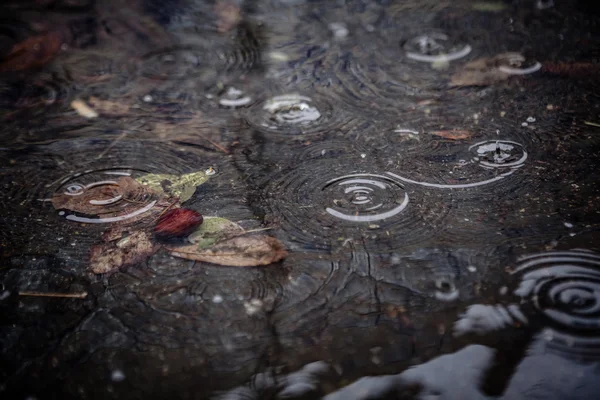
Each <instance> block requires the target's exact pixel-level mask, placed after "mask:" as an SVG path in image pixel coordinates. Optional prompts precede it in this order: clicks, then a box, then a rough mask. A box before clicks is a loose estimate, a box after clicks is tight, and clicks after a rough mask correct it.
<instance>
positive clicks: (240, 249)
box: [167, 235, 287, 267]
mask: <svg viewBox="0 0 600 400" xmlns="http://www.w3.org/2000/svg"><path fill="white" fill-rule="evenodd" d="M167 249H168V250H169V253H170V254H171V255H172V256H175V257H181V258H185V259H188V260H194V261H203V262H209V263H213V264H218V265H227V266H232V267H255V266H259V265H268V264H271V263H274V262H277V261H280V260H282V259H283V258H285V257H286V256H287V252H286V251H285V249H284V248H283V245H282V244H281V242H280V241H279V240H277V239H275V238H274V237H271V236H266V235H257V236H238V237H234V238H232V239H227V240H225V241H222V242H218V243H216V244H214V245H213V246H211V247H210V248H208V249H204V250H201V249H198V245H196V244H192V245H187V246H179V247H167Z"/></svg>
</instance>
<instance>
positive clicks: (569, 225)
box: [564, 222, 573, 228]
mask: <svg viewBox="0 0 600 400" xmlns="http://www.w3.org/2000/svg"><path fill="white" fill-rule="evenodd" d="M564 225H565V227H566V228H572V227H573V224H572V223H570V222H565V224H564Z"/></svg>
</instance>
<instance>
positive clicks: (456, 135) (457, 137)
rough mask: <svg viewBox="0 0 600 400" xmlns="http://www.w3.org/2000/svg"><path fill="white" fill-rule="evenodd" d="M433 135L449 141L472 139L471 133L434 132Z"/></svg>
mask: <svg viewBox="0 0 600 400" xmlns="http://www.w3.org/2000/svg"><path fill="white" fill-rule="evenodd" d="M431 134H432V135H435V136H439V137H443V138H444V139H449V140H462V139H469V138H470V137H471V132H469V131H433V132H431Z"/></svg>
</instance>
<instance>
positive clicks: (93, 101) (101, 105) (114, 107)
mask: <svg viewBox="0 0 600 400" xmlns="http://www.w3.org/2000/svg"><path fill="white" fill-rule="evenodd" d="M88 102H89V103H90V105H91V106H92V107H93V108H94V109H95V110H96V111H97V112H98V113H100V114H102V115H109V116H121V115H128V114H129V108H130V107H129V104H125V103H120V102H118V101H111V100H101V99H99V98H97V97H93V96H92V97H90V98H89V99H88Z"/></svg>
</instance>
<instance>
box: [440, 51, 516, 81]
mask: <svg viewBox="0 0 600 400" xmlns="http://www.w3.org/2000/svg"><path fill="white" fill-rule="evenodd" d="M501 58H503V57H502V55H498V56H495V57H491V58H478V59H477V60H473V61H471V62H469V63H467V64H466V65H465V66H464V67H463V69H462V70H461V71H458V72H457V73H455V74H454V75H452V78H451V80H450V86H487V85H492V84H495V83H498V82H502V81H504V80H506V79H508V78H509V77H510V74H507V73H505V72H502V71H501V70H500V69H498V61H499V60H500V59H501Z"/></svg>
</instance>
